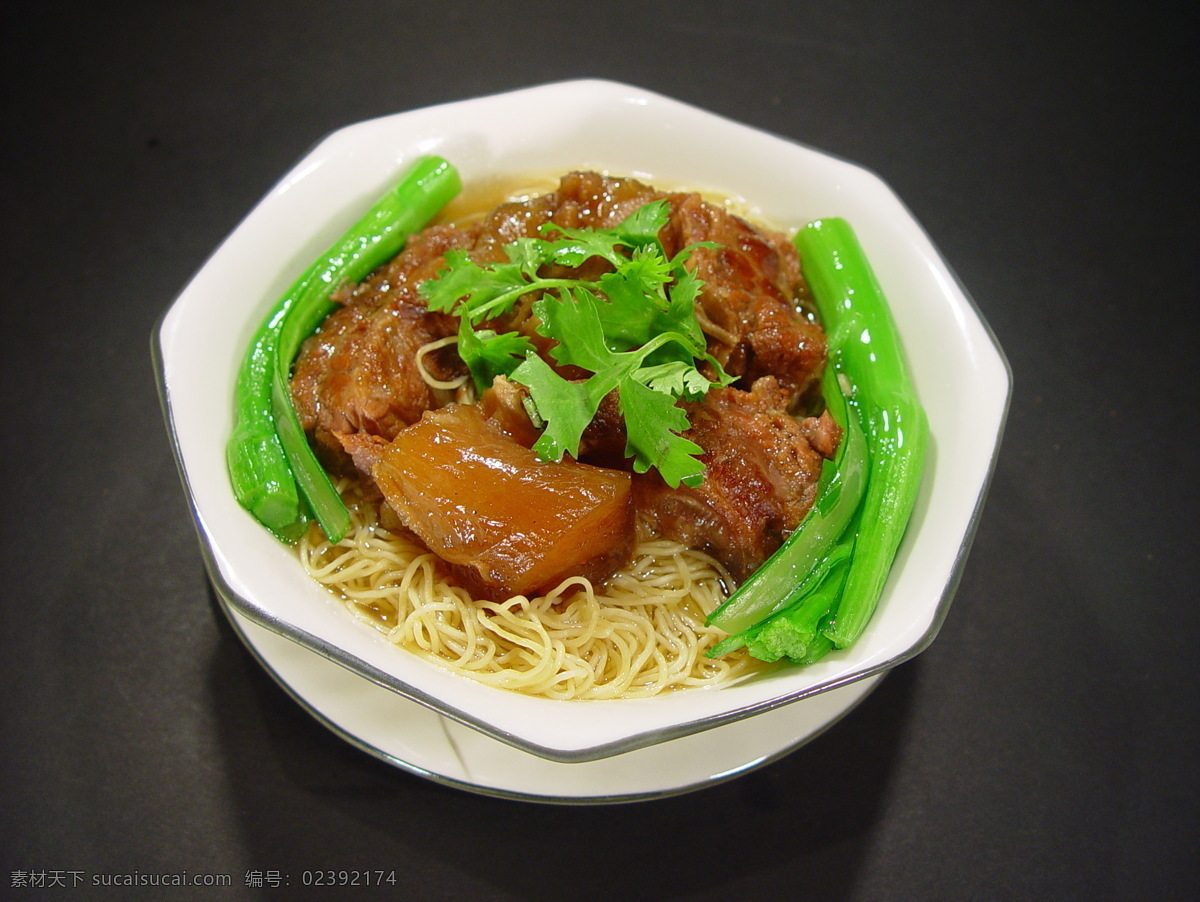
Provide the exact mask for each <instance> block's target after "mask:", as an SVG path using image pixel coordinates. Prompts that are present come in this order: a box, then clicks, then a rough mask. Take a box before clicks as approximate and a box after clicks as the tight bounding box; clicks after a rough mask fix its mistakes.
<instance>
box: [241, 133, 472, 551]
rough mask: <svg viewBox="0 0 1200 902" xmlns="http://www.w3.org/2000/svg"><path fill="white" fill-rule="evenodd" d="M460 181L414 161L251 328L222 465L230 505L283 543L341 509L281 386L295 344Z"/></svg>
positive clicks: (437, 165)
mask: <svg viewBox="0 0 1200 902" xmlns="http://www.w3.org/2000/svg"><path fill="white" fill-rule="evenodd" d="M461 188H462V184H461V181H460V179H459V175H458V172H457V170H455V169H454V167H453V166H451V165H450V163H448V162H447V161H446V160H444V159H442V158H440V157H435V156H429V157H423V158H421V159H419V160H418V161H417V162H416V163H414V164H413V166H412V167H411V168H410V169H409V171H408V172H407V173H406V174H405V175H404V177H403V178H402V179H401V181H400V182H399V184H397V185H396V186H395V187H394V188H392V189H391V190H390V191H388V192H387V194H385V195H384V196H383V197H382V198H380V199H379V200H378V201H377V202H376V203H375V204H374V205H373V206H372V207H371V208H370V210H368V211H367V213H366V215H365V216H363V217H362V219H360V220H359V221H358V222H357V223H355V224H354V226H352V227H351V228H350V230H349V231H348V232H346V234H345V235H343V236H342V238H341V239H339V240H338V241H337V242H336V243H335V244H334V245H333V246H332V247H330V248H329V250H328V251H327V252H326V253H325V254H323V255H322V256H321V257H320V258H319V259H318V260H317V261H316V262H314V263H313V264H312V265H311V266H310V267H309V268H308V269H307V270H306V271H305V273H304V274H303V275H302V276H301V277H300V278H299V279H298V280H297V281H296V283H295V284H294V285H293V286H292V287H291V289H289V291H288V292H287V293H286V294H285V295H284V296H283V298H282V299H281V300H280V301H279V302H278V303H277V304H276V305H275V307H274V309H273V310H272V311H271V313H270V315H268V316H267V318H266V319H265V320H264V322H263V324H262V325H261V326H260V327H259V329H258V331H257V332H256V333H255V335H254V338H253V340H252V342H251V344H250V348H249V350H248V351H247V353H246V357H245V358H244V360H243V362H242V366H241V369H240V370H239V371H238V376H237V382H236V386H235V391H234V405H235V410H234V417H235V421H234V430H233V434H232V435H231V436H230V439H229V443H228V445H227V447H226V463H227V466H228V469H229V476H230V480H231V482H232V483H233V489H234V494H235V496H236V497H237V500H238V503H239V504H241V505H242V507H244V508H246V509H247V510H248V511H250V512H251V513H252V514H253V515H254V516H255V518H257V519H258V520H259V522H261V523H262V524H263V525H264V526H266V527H267V528H268V529H270V530H271V531H272V532H274V533H275V534H276V535H277V536H279V537H280V538H281V539H284V540H285V541H295V539H296V538H298V537H299V535H300V534H301V532H302V531H303V530H304V528H305V526H306V524H307V522H308V519H309V514H310V513H311V514H312V515H313V516H315V517H316V519H317V521H318V522H319V523H320V524H321V528H322V529H323V530H324V531H325V534H326V535H327V536H328V537H329V538H330V540H331V541H335V542H336V541H339V540H340V539H341V537H342V536H343V535H345V533H346V530H347V529H348V528H349V515H348V513H347V512H346V508H345V505H344V504H343V503H342V500H341V498H340V497H339V496H338V494H337V491H336V489H334V487H333V484H332V483H331V482H330V481H329V477H328V475H327V474H326V473H325V471H324V469H323V468H322V467H321V465H320V463H319V462H318V461H317V459H316V456H315V455H314V454H313V451H312V448H311V447H310V445H309V443H308V439H307V437H306V436H305V434H304V430H303V429H302V428H301V426H300V422H299V419H298V418H297V416H296V411H295V409H294V408H293V407H292V403H291V396H290V393H289V391H288V379H289V376H290V372H291V367H292V361H293V360H294V359H295V357H296V353H297V352H298V351H299V349H300V345H301V343H302V342H303V341H304V339H305V338H306V337H308V336H309V335H310V334H311V333H312V332H313V330H314V329H316V328H317V326H318V325H320V323H321V321H322V320H324V319H325V317H326V316H327V315H328V314H329V312H330V311H331V310H332V309H333V308H334V307H335V306H336V305H335V302H333V301H331V300H330V296H331V295H332V294H333V292H334V291H335V290H336V289H337V288H338V287H340V286H341V285H343V284H346V283H349V282H357V281H360V280H362V279H363V278H365V277H366V276H367V275H368V274H369V273H370V272H371V271H372V270H374V269H376V268H377V267H378V266H380V265H381V264H382V263H384V262H386V261H387V260H389V259H390V258H391V257H393V256H395V255H396V254H398V253H399V252H400V250H401V249H402V248H403V247H404V244H405V242H406V241H407V239H408V236H409V235H410V234H411V233H412V232H414V231H416V230H417V229H420V228H422V227H423V226H424V225H425V224H426V223H427V222H429V220H430V219H432V218H433V217H434V216H435V215H436V214H437V213H438V211H440V210H441V209H442V207H444V206H445V205H446V204H447V203H448V202H449V201H450V200H451V199H452V198H453V197H454V196H455V195H456V194H457V193H458V192H459V191H460V190H461Z"/></svg>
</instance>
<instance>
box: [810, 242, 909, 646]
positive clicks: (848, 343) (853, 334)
mask: <svg viewBox="0 0 1200 902" xmlns="http://www.w3.org/2000/svg"><path fill="white" fill-rule="evenodd" d="M795 240H796V247H797V249H798V250H799V251H800V257H801V260H802V261H803V264H804V271H805V276H806V278H807V279H808V282H809V286H810V287H811V288H812V291H813V296H814V297H815V298H816V299H817V302H818V306H819V307H820V310H821V315H822V316H823V317H825V321H826V326H827V328H829V329H831V331H832V333H833V335H834V342H835V343H836V344H838V345H839V346H840V348H841V352H840V353H841V363H842V367H843V368H844V370H845V373H846V375H847V376H848V377H849V378H850V381H851V382H852V383H853V386H854V396H853V398H854V401H853V403H854V405H855V406H856V407H857V408H858V411H859V414H860V417H861V420H862V425H863V430H864V432H865V433H866V436H867V446H868V449H869V451H870V461H871V462H870V474H869V476H868V483H867V491H866V494H865V496H864V497H863V507H862V511H861V513H860V517H861V522H862V528H861V530H860V534H859V536H858V539H857V542H856V543H855V547H854V555H853V557H852V558H851V560H850V564H849V570H848V571H847V573H846V584H845V586H844V587H843V589H842V597H841V601H840V603H839V604H838V608H837V613H836V614H835V616H834V617H833V620H832V622H831V623H830V624H829V626H828V627H826V628H825V629H824V631H823V632H824V634H825V635H826V636H828V637H829V639H830V640H831V641H832V642H833V644H834V646H836V647H837V648H845V647H846V646H848V645H850V644H851V643H853V642H854V641H855V640H856V639H857V638H858V637H859V635H860V634H861V633H862V631H863V628H864V627H865V626H866V624H867V621H869V620H870V618H871V615H872V614H873V613H874V611H875V606H876V604H877V602H878V600H879V595H880V593H881V592H882V591H883V585H884V582H885V581H886V580H887V575H888V571H889V570H890V569H891V566H892V561H893V560H894V559H895V555H896V550H897V549H898V548H899V545H900V540H901V539H902V538H903V537H904V532H905V529H906V528H907V526H908V521H909V517H910V516H911V514H912V509H913V505H914V504H915V502H916V498H917V491H918V489H919V488H920V485H921V472H922V469H923V467H924V463H925V451H926V448H927V446H928V444H929V423H928V420H927V419H926V417H925V410H924V408H922V407H921V404H920V402H919V401H918V400H917V396H916V393H915V392H914V390H913V386H912V380H911V377H910V376H909V372H908V367H907V365H906V364H905V360H904V353H903V351H902V349H901V347H900V340H899V336H898V335H897V332H896V324H895V322H894V320H893V319H892V314H891V310H890V309H889V308H888V304H887V301H886V299H885V298H884V294H883V290H882V289H881V288H880V286H879V282H878V281H877V280H876V278H875V273H874V271H873V270H872V269H871V265H870V263H869V262H868V261H867V258H866V255H865V254H864V253H863V250H862V246H861V245H860V244H859V242H858V237H857V236H856V235H855V234H854V230H853V229H852V228H851V227H850V224H849V223H847V222H846V221H845V220H843V219H822V220H817V221H815V222H811V223H809V224H808V225H807V226H805V227H804V228H803V229H801V230H800V232H799V233H798V234H797V235H796V239H795Z"/></svg>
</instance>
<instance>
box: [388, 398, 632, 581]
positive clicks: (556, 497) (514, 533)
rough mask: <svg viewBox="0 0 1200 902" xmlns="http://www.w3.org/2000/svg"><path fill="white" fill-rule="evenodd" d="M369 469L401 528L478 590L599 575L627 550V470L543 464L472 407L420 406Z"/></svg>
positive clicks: (629, 522)
mask: <svg viewBox="0 0 1200 902" xmlns="http://www.w3.org/2000/svg"><path fill="white" fill-rule="evenodd" d="M372 475H373V476H374V478H375V482H376V483H377V484H378V486H379V488H380V490H381V491H382V492H383V494H384V497H385V498H386V499H387V501H388V503H389V504H390V505H391V507H392V509H393V510H395V511H396V513H397V514H398V515H399V516H400V518H401V520H402V521H403V522H404V523H405V525H406V526H407V527H408V528H409V529H411V530H412V531H413V532H414V533H416V534H417V535H418V536H419V537H420V538H421V540H422V541H423V542H424V543H425V544H426V546H428V547H429V549H430V550H431V551H433V552H435V553H436V554H437V555H438V556H439V557H440V558H442V559H443V560H444V561H446V562H447V563H449V564H450V565H452V566H453V567H454V569H455V572H456V573H457V574H458V575H459V576H460V578H461V579H462V580H463V583H464V585H465V586H467V587H468V588H469V589H470V590H471V591H472V592H474V593H476V594H479V595H482V596H485V597H489V598H493V599H501V600H502V599H506V598H509V597H511V596H513V595H529V594H535V593H545V592H548V591H550V590H551V589H553V588H554V587H555V586H557V585H558V584H559V583H560V582H562V581H563V580H564V579H566V578H568V577H572V576H581V577H584V578H587V579H589V580H592V581H600V580H603V579H606V578H607V577H608V576H610V575H611V574H612V573H613V572H614V571H615V570H616V569H617V568H618V567H620V566H621V565H622V564H624V563H625V561H627V560H628V559H629V556H630V555H631V553H632V551H633V547H634V520H633V513H634V512H633V503H632V496H631V480H630V476H629V474H628V473H627V472H624V471H619V470H610V469H606V468H602V467H594V466H589V465H587V464H582V463H578V462H576V461H574V460H571V459H565V460H563V461H561V462H558V463H553V462H548V461H543V460H541V459H540V458H539V457H538V456H537V454H535V453H534V452H533V451H532V450H530V449H529V448H526V447H525V446H524V445H521V444H518V443H517V442H516V441H514V440H513V439H512V438H511V437H510V436H508V435H507V434H506V433H504V432H503V431H502V430H501V429H500V428H499V427H497V426H496V425H495V424H493V423H492V422H491V421H490V420H487V419H486V418H485V417H484V415H483V413H482V412H481V411H480V410H479V408H478V407H476V406H474V405H467V404H451V405H449V406H447V407H444V408H441V409H440V410H437V411H431V412H427V413H426V414H425V415H424V416H423V417H422V418H421V420H420V421H418V422H417V423H415V424H413V425H412V426H409V427H407V428H406V429H403V430H401V431H400V433H399V434H397V436H396V438H395V439H394V440H393V441H392V442H391V444H390V445H388V446H387V448H386V449H385V450H384V451H383V453H382V456H381V458H380V460H379V462H378V463H377V464H376V465H375V467H374V469H373V471H372Z"/></svg>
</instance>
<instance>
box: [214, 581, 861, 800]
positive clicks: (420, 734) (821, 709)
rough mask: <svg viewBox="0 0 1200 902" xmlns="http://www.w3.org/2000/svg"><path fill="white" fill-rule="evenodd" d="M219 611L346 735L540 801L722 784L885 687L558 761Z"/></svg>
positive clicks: (455, 781) (432, 775) (428, 773)
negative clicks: (604, 753)
mask: <svg viewBox="0 0 1200 902" xmlns="http://www.w3.org/2000/svg"><path fill="white" fill-rule="evenodd" d="M223 606H224V608H225V611H226V613H227V614H228V615H229V618H230V620H231V621H232V623H233V626H234V629H235V630H236V631H237V632H238V634H239V635H240V636H241V638H242V640H243V641H244V642H245V643H246V645H247V647H249V649H250V650H251V652H253V654H254V655H255V657H257V658H258V660H259V662H260V663H261V664H262V666H263V667H264V668H265V669H266V670H267V672H268V673H270V674H271V676H273V677H274V678H275V680H276V681H277V682H278V683H279V684H280V685H281V686H282V687H283V688H284V689H285V690H287V692H288V693H289V694H290V695H291V696H292V697H293V698H294V699H296V701H298V702H299V703H300V705H301V706H302V707H304V708H305V709H306V710H307V711H308V712H309V713H310V714H311V715H312V716H313V717H315V718H316V719H317V720H318V721H320V722H321V723H322V724H324V725H325V726H326V727H328V728H329V729H330V730H332V731H333V732H334V733H336V734H337V735H338V736H341V737H342V738H343V739H345V740H347V741H348V742H350V743H351V744H353V745H356V746H358V747H359V748H361V749H363V750H364V751H367V752H369V753H371V754H372V755H375V756H376V757H378V758H382V759H383V760H384V761H386V762H388V763H389V764H393V765H395V766H396V767H399V768H401V769H403V770H406V771H408V772H410V773H413V774H416V775H417V776H420V777H425V778H427V779H429V780H433V781H435V782H437V783H443V784H445V785H447V786H452V787H454V788H456V789H465V790H469V791H472V792H477V793H481V794H483V795H490V796H500V797H504V798H512V799H522V800H526V801H535V802H553V803H559V804H576V805H578V804H604V803H613V802H633V801H640V800H645V799H654V798H661V797H664V796H670V795H678V794H681V793H685V792H690V791H692V790H696V789H704V788H706V787H708V786H714V785H716V784H718V783H723V782H724V781H726V780H731V779H733V778H734V777H739V776H741V775H743V774H745V773H747V772H749V771H752V770H754V769H755V768H758V767H761V766H763V765H764V764H768V763H770V762H772V761H776V760H778V759H779V758H781V757H782V756H784V755H786V754H787V753H788V752H791V751H793V750H795V749H796V748H799V747H800V746H801V745H803V744H804V743H806V742H808V741H809V740H810V739H813V738H814V737H816V736H817V735H819V734H820V733H822V732H823V731H824V730H825V729H826V728H828V727H829V726H831V725H832V724H833V723H835V722H836V721H837V720H839V719H841V717H842V716H843V715H845V714H846V713H847V712H849V711H850V710H851V709H852V708H853V707H854V706H855V705H857V704H858V703H859V702H860V701H862V699H864V698H866V696H867V695H868V694H869V693H870V692H871V690H872V689H874V688H875V686H876V684H877V683H878V682H879V681H880V680H881V679H882V678H883V674H877V675H875V676H873V677H869V678H867V679H865V680H859V681H858V682H856V683H851V684H850V685H849V686H843V687H842V688H840V689H833V690H831V691H829V692H825V693H822V694H820V695H816V696H813V697H812V698H808V699H804V700H803V701H799V702H796V703H794V704H791V705H785V706H784V707H782V708H778V709H776V710H774V711H768V712H767V713H765V714H760V715H759V716H758V717H754V718H750V719H748V720H741V721H737V722H735V723H731V724H729V725H727V726H724V727H717V728H715V729H712V730H708V731H705V732H703V733H695V734H692V735H690V736H685V737H683V738H681V739H674V740H671V741H669V742H663V743H659V744H658V745H652V746H649V747H647V748H642V749H638V750H636V751H632V752H626V753H625V754H623V755H613V756H611V757H608V758H601V759H599V760H597V761H585V762H578V763H562V762H557V761H550V760H547V759H546V758H542V757H539V756H537V755H532V754H530V753H528V752H523V751H521V750H520V749H517V748H514V747H513V746H511V745H508V744H507V743H503V742H500V741H498V740H495V739H492V738H490V737H488V736H486V735H485V734H483V733H481V732H479V731H477V730H473V729H471V728H469V727H464V726H462V725H461V724H458V723H456V722H455V721H453V720H450V719H449V718H446V717H442V716H441V715H440V714H437V713H436V712H434V711H431V710H430V709H428V708H425V707H423V706H421V705H418V704H417V703H416V702H411V701H409V700H408V699H406V698H404V697H403V696H401V695H398V694H396V693H395V692H392V691H391V690H390V689H385V688H383V687H382V686H377V685H376V684H374V683H372V682H370V681H369V680H366V679H363V678H362V677H360V676H357V675H356V674H354V673H352V672H351V671H349V670H347V669H346V668H345V667H342V666H340V665H338V664H335V663H333V662H332V661H330V660H329V659H328V658H325V657H322V656H321V655H318V654H316V653H315V652H312V651H309V650H308V649H306V648H304V647H303V646H302V645H300V644H299V643H297V642H293V641H291V640H290V639H286V638H284V637H283V636H281V635H280V634H279V633H277V632H274V631H273V630H270V629H267V628H265V627H262V626H259V625H258V624H257V623H255V622H254V621H252V620H250V619H249V618H247V617H245V616H244V615H242V614H239V613H238V612H237V611H235V610H234V609H232V608H231V607H229V606H228V605H227V604H223ZM580 704H586V702H583V703H580Z"/></svg>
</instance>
